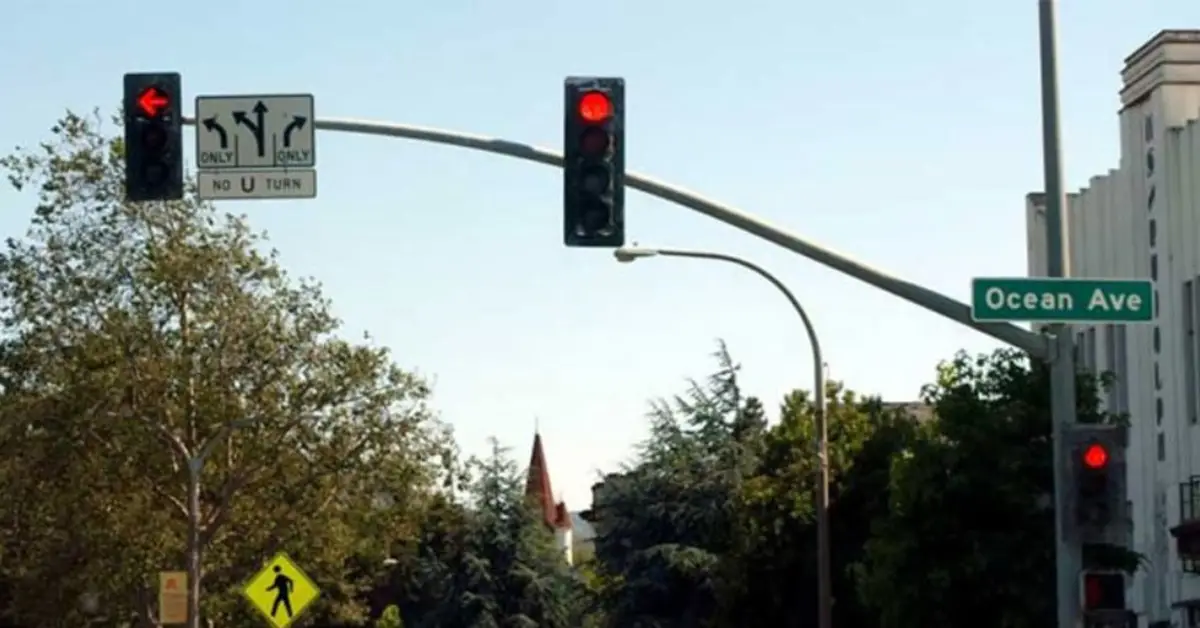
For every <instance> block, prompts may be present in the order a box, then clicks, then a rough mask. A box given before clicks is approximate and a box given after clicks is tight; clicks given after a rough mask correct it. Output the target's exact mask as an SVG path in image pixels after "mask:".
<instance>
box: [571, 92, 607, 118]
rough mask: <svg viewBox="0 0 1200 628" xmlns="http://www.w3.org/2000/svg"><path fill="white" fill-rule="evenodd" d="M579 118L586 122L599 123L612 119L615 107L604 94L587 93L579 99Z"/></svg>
mask: <svg viewBox="0 0 1200 628" xmlns="http://www.w3.org/2000/svg"><path fill="white" fill-rule="evenodd" d="M578 110H579V117H580V118H583V120H584V121H585V122H591V123H593V124H594V123H598V122H604V121H605V120H607V119H609V118H611V117H612V114H613V106H612V101H611V100H609V98H608V94H605V93H604V92H585V93H584V94H583V96H581V97H580V98H579V107H578Z"/></svg>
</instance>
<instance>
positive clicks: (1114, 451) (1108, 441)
mask: <svg viewBox="0 0 1200 628" xmlns="http://www.w3.org/2000/svg"><path fill="white" fill-rule="evenodd" d="M1069 434H1070V435H1071V439H1072V443H1071V447H1070V448H1069V452H1070V455H1071V470H1070V472H1071V478H1072V482H1073V485H1074V490H1073V495H1072V496H1071V497H1072V500H1073V502H1074V515H1075V517H1074V519H1075V525H1076V529H1077V531H1078V532H1079V541H1081V542H1084V543H1113V544H1118V545H1122V544H1124V541H1125V539H1124V537H1123V534H1124V531H1125V525H1124V524H1125V523H1126V519H1127V513H1126V512H1125V511H1126V508H1125V500H1126V487H1125V438H1126V430H1125V428H1123V427H1118V426H1113V425H1086V424H1078V425H1073V426H1071V428H1070V432H1069Z"/></svg>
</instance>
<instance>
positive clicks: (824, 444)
mask: <svg viewBox="0 0 1200 628" xmlns="http://www.w3.org/2000/svg"><path fill="white" fill-rule="evenodd" d="M648 250H652V251H653V252H654V253H655V254H657V255H662V256H664V257H690V258H694V259H708V260H716V261H719V262H728V263H730V264H736V265H738V266H741V267H742V268H746V269H748V270H751V271H754V272H755V273H758V275H759V276H760V277H762V278H763V279H766V280H767V281H769V282H771V285H773V286H775V288H776V289H778V290H779V292H781V293H783V296H784V297H785V298H787V300H788V303H791V304H792V309H794V310H795V311H796V314H797V315H798V316H799V317H800V322H801V323H803V324H804V331H805V333H807V334H808V342H809V344H810V345H812V362H813V364H812V367H813V421H814V423H815V425H814V428H815V431H816V441H817V442H816V448H817V486H816V491H815V492H816V517H817V621H818V623H817V625H818V627H819V628H833V579H832V570H831V567H830V563H831V556H830V554H831V552H832V548H831V543H830V538H829V429H828V425H827V421H826V404H825V360H823V359H822V357H821V343H820V341H819V340H817V331H816V329H815V328H814V327H813V324H812V320H811V319H809V317H808V313H807V312H805V311H804V306H802V305H800V300H799V299H797V298H796V295H794V294H792V291H791V290H789V289H788V287H787V286H786V285H784V283H783V282H782V281H780V280H779V278H777V277H776V276H775V275H772V274H771V273H769V272H767V270H766V269H765V268H763V267H762V266H759V265H758V264H755V263H753V262H750V261H748V260H744V259H742V258H740V257H734V256H732V255H725V254H722V253H710V252H708V251H686V250H680V249H657V248H656V249H648ZM618 259H620V258H619V257H618Z"/></svg>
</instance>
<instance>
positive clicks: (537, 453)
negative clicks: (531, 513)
mask: <svg viewBox="0 0 1200 628" xmlns="http://www.w3.org/2000/svg"><path fill="white" fill-rule="evenodd" d="M525 495H526V496H528V497H531V498H533V499H534V500H536V502H537V505H538V510H540V511H541V515H542V519H543V520H544V521H545V522H546V525H548V526H550V527H551V528H560V529H561V528H570V527H571V515H570V513H568V512H567V505H566V504H565V503H563V502H558V503H555V502H554V490H553V489H552V488H551V487H550V469H549V467H548V466H547V465H546V452H545V451H544V450H543V449H542V435H541V434H537V433H535V434H534V435H533V453H532V454H530V456H529V477H528V478H527V479H526V480H525Z"/></svg>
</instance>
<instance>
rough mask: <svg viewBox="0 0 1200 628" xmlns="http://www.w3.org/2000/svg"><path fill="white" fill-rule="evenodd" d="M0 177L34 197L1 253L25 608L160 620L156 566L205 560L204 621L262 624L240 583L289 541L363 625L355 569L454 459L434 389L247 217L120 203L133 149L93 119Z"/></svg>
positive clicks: (0, 388) (2, 424)
mask: <svg viewBox="0 0 1200 628" xmlns="http://www.w3.org/2000/svg"><path fill="white" fill-rule="evenodd" d="M0 167H2V168H4V170H5V171H6V173H7V175H8V179H9V181H10V183H11V184H12V185H13V186H14V187H15V188H16V189H18V190H25V191H27V192H29V195H31V196H33V197H34V199H35V203H36V208H35V211H34V214H33V219H32V221H31V223H30V228H29V231H28V233H27V234H26V235H25V237H23V238H14V239H9V240H8V241H7V246H6V249H5V250H4V252H3V253H2V254H0V294H2V295H3V300H2V302H0V321H2V323H3V328H4V332H5V333H4V334H3V335H2V336H0V448H2V451H0V486H3V488H4V493H5V495H6V496H8V497H9V498H10V499H7V500H4V503H3V505H0V519H2V520H4V521H5V522H6V524H5V525H4V526H2V527H0V548H3V549H2V550H0V573H3V575H4V578H5V584H6V585H7V586H8V587H9V589H10V592H11V595H12V597H11V604H10V605H9V606H8V608H7V610H8V612H9V613H10V615H11V616H12V618H13V619H14V620H17V621H23V622H28V623H33V624H36V625H83V623H84V620H83V618H82V617H79V616H78V615H77V612H78V611H77V609H78V608H79V604H78V599H79V597H80V596H81V595H83V594H85V593H86V594H90V595H94V596H97V597H98V598H99V600H100V606H101V608H102V610H103V612H104V613H105V614H107V615H109V616H133V617H140V618H141V621H148V620H150V619H151V618H152V617H153V616H154V614H155V609H154V608H153V605H154V598H155V596H154V594H153V593H154V587H155V586H156V581H157V572H159V571H161V570H169V569H182V568H183V567H184V565H185V557H186V555H187V554H189V553H192V554H195V555H199V556H200V557H201V558H202V560H203V564H204V569H205V578H204V586H205V593H206V595H205V597H204V613H205V616H206V617H207V618H208V619H211V620H213V621H214V622H215V623H216V624H218V625H222V626H237V625H242V624H244V622H248V621H257V620H255V619H253V618H252V617H251V615H250V612H249V610H248V609H247V607H246V605H245V603H244V602H243V601H241V600H240V599H239V597H238V595H237V594H236V588H237V586H238V585H239V584H240V583H241V582H243V581H244V580H245V579H246V578H248V577H249V576H250V575H251V574H252V573H253V572H254V571H255V570H257V569H258V568H259V566H260V565H261V561H263V560H265V559H267V558H269V557H270V556H271V555H272V554H273V553H275V552H276V551H278V550H287V551H288V552H289V553H290V554H291V555H292V556H293V557H295V558H296V559H297V560H298V561H299V562H300V563H301V564H302V565H303V567H304V568H305V569H306V570H307V571H308V572H309V573H310V574H311V575H312V576H313V577H314V579H315V580H316V581H317V583H318V585H319V586H321V588H322V590H323V595H322V598H321V601H320V602H319V604H318V606H317V609H316V611H315V613H314V615H315V616H316V617H317V618H319V620H320V621H328V622H332V621H342V620H348V619H360V618H362V617H364V616H365V610H366V609H365V608H364V605H363V604H362V601H361V599H360V593H361V592H362V590H363V589H364V588H365V587H367V586H369V584H370V581H371V578H373V577H374V574H372V573H368V572H367V571H364V570H350V567H349V566H350V564H351V561H350V558H351V557H352V556H355V555H362V556H361V557H360V558H361V559H362V560H364V561H367V562H371V563H372V564H378V561H380V560H382V558H383V556H382V555H380V548H379V544H378V541H376V542H375V543H374V544H372V543H370V542H367V538H368V535H369V537H373V538H376V539H379V538H385V539H386V538H389V537H396V536H404V535H405V534H411V532H412V530H413V529H414V527H415V524H416V521H415V520H414V515H417V514H419V513H420V512H421V511H422V510H423V508H424V504H425V503H426V502H427V501H428V499H429V495H430V494H431V492H432V490H433V489H434V488H435V487H436V485H437V482H438V481H440V479H441V478H442V476H443V475H444V468H443V464H442V462H443V460H445V459H447V458H448V457H449V456H450V455H451V454H452V452H453V449H452V443H451V442H450V441H449V440H448V437H447V435H446V433H445V430H444V428H442V426H441V425H440V424H438V422H437V421H435V420H434V419H433V417H432V415H431V413H430V411H429V410H428V408H427V405H426V404H427V398H428V394H429V390H428V387H427V386H426V384H425V383H424V382H423V381H422V380H421V379H420V378H418V377H417V376H415V375H414V374H412V373H408V372H405V371H403V370H401V369H399V368H398V367H396V366H395V365H394V364H393V363H392V361H391V359H390V357H389V355H388V353H387V351H386V350H385V349H382V348H379V347H376V346H372V345H370V344H361V343H352V342H348V341H346V340H344V339H342V338H341V337H339V336H338V331H339V325H340V324H339V322H338V320H337V318H336V317H335V316H334V315H333V314H332V312H331V311H330V304H329V303H328V301H327V300H326V299H325V298H324V297H323V296H322V294H321V291H320V287H319V286H318V285H316V284H314V283H312V282H308V281H295V280H292V279H290V278H289V277H287V275H286V274H285V273H284V272H283V271H282V269H281V268H280V267H279V264H278V261H277V260H276V258H275V255H274V254H273V253H270V252H264V251H265V250H266V242H265V240H264V239H263V238H262V237H261V236H259V235H257V234H255V233H253V232H252V231H251V230H250V229H249V227H248V226H247V224H246V222H245V220H244V219H243V218H242V217H238V216H229V215H225V216H222V215H219V214H217V213H216V212H215V211H214V209H213V207H212V206H211V205H209V204H206V203H202V202H199V201H197V200H196V199H195V198H194V197H190V198H188V199H187V200H185V201H181V202H171V203H148V204H125V203H123V202H122V201H121V197H122V194H121V185H122V177H123V173H122V171H121V145H120V142H119V141H117V140H114V139H111V138H109V137H107V136H105V135H104V134H103V132H102V129H101V128H100V125H99V123H98V122H97V121H96V120H93V119H88V118H85V117H81V116H77V115H74V114H68V116H67V117H66V118H64V119H63V120H62V121H61V122H60V123H59V124H58V125H57V126H56V127H55V129H54V135H53V138H52V140H51V141H48V142H47V143H45V144H44V145H42V146H41V147H39V149H37V150H30V151H19V152H18V153H16V154H14V155H12V156H10V157H7V158H5V159H3V160H0ZM13 210H15V208H13V209H10V212H11V211H13ZM243 423H244V425H243ZM235 426H236V427H237V429H234V428H235ZM201 452H204V453H205V455H206V456H207V457H206V460H205V462H206V464H205V465H204V468H203V474H202V476H200V478H199V481H198V482H197V481H196V480H195V478H193V477H192V476H191V475H190V474H189V473H188V468H189V461H190V460H192V459H193V458H194V457H196V456H199V455H200V454H201ZM193 488H194V489H195V490H196V491H197V492H198V496H199V509H198V510H194V509H191V508H189V507H188V504H187V502H188V499H187V496H188V493H189V491H190V490H192V489H193ZM189 521H190V522H191V525H194V526H196V528H197V530H198V535H197V537H196V540H195V542H194V543H189V542H188V540H187V535H186V531H187V530H188V527H189ZM372 545H374V549H373V550H372V549H371V547H372ZM372 551H373V552H374V553H375V555H374V556H367V555H364V552H366V553H367V554H370V553H371V552H372ZM47 582H54V583H56V586H54V587H50V588H47V587H46V584H45V583H47Z"/></svg>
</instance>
